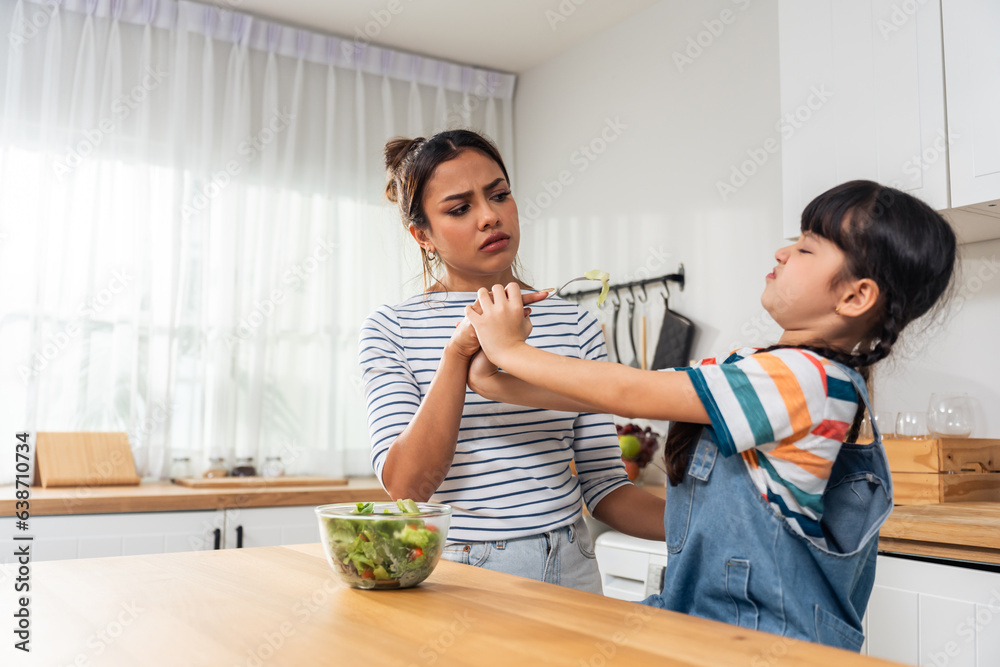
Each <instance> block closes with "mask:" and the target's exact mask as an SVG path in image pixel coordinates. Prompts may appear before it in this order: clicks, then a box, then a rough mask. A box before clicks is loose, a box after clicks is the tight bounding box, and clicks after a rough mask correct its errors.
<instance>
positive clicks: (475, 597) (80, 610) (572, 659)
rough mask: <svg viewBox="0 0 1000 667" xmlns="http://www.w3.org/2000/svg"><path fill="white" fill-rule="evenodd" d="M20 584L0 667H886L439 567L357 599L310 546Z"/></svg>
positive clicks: (110, 563) (58, 573) (59, 573)
mask: <svg viewBox="0 0 1000 667" xmlns="http://www.w3.org/2000/svg"><path fill="white" fill-rule="evenodd" d="M2 568H6V578H7V581H8V582H9V581H10V578H11V577H12V576H13V574H12V573H13V568H12V566H0V575H3V574H5V573H4V571H3V569H2ZM30 576H31V605H30V612H31V654H30V656H29V655H26V654H22V653H20V652H17V656H16V657H14V659H13V661H11V660H9V659H8V656H12V657H13V656H14V649H13V647H12V644H13V640H12V638H11V633H10V630H8V631H7V633H6V634H7V639H5V640H4V642H3V644H2V645H0V664H5V665H7V664H30V665H76V664H79V665H85V664H86V665H96V664H99V665H102V666H104V665H111V666H115V665H122V666H126V667H135V666H136V665H154V666H155V665H171V666H173V665H185V666H198V665H211V666H213V667H214V666H216V665H248V666H249V665H257V666H258V667H259V666H261V665H267V666H271V665H295V666H296V667H298V666H301V665H309V666H316V665H359V666H370V667H384V666H389V665H403V666H406V665H417V666H422V665H431V664H435V665H476V666H481V665H486V666H488V665H503V666H504V667H507V666H509V665H515V664H522V665H524V664H528V665H546V666H548V665H567V666H572V667H579V666H580V665H607V664H621V665H658V666H661V667H662V666H663V665H699V666H701V665H727V666H728V665H756V664H766V665H769V666H772V667H773V666H777V665H794V666H795V667H809V666H816V667H819V666H823V667H826V666H828V665H838V666H841V667H851V666H854V665H856V666H859V667H860V666H862V665H890V664H895V663H889V662H886V661H882V660H876V659H873V658H868V657H864V656H860V655H858V654H855V653H849V652H846V651H842V650H839V649H832V648H829V647H825V646H820V645H817V644H810V643H807V642H800V641H793V640H790V639H785V638H782V637H778V636H775V635H770V634H764V633H760V632H756V631H753V630H745V629H742V628H738V627H734V626H730V625H725V624H722V623H717V622H714V621H707V620H704V619H700V618H695V617H691V616H685V615H683V614H677V613H673V612H667V611H663V610H659V609H653V608H650V607H644V606H642V605H639V604H636V603H631V602H624V601H621V600H614V599H610V598H604V597H601V596H599V595H595V594H592V593H583V592H580V591H576V590H572V589H567V588H562V587H559V586H554V585H551V584H542V583H539V582H536V581H532V580H530V579H523V578H520V577H515V576H512V575H508V574H500V573H496V572H489V571H486V570H481V569H478V568H474V567H470V566H465V565H458V564H455V563H450V562H447V561H442V562H441V563H440V564H439V565H438V567H437V569H436V570H435V571H434V572H433V574H432V575H431V577H430V578H429V579H428V580H427V581H425V582H424V583H423V584H422V585H420V586H418V587H416V588H413V589H409V590H401V591H400V590H397V591H362V590H355V589H352V588H348V587H347V586H346V585H344V584H342V583H341V582H340V580H339V579H337V578H336V576H335V575H334V573H333V570H332V569H331V568H330V566H329V565H328V564H327V562H326V560H325V558H324V557H323V555H322V548H321V546H320V545H319V544H311V545H303V546H295V547H263V548H258V549H239V550H235V549H234V550H223V551H211V552H190V553H177V554H157V555H151V556H124V557H119V558H96V559H89V560H75V561H49V562H42V563H36V564H33V565H32V567H31V575H30ZM9 597H10V596H7V595H5V596H4V599H5V600H6V599H9ZM4 607H5V608H4V609H3V610H2V613H3V614H4V615H5V616H6V617H7V619H8V622H9V621H10V614H11V610H10V609H9V604H8V603H7V602H5V603H4Z"/></svg>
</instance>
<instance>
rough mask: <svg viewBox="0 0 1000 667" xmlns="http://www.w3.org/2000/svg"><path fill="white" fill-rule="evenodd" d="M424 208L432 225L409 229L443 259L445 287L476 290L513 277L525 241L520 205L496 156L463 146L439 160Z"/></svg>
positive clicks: (431, 179)
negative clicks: (512, 267) (454, 155)
mask: <svg viewBox="0 0 1000 667" xmlns="http://www.w3.org/2000/svg"><path fill="white" fill-rule="evenodd" d="M423 209H424V213H425V214H426V217H427V220H428V222H429V228H426V229H422V230H421V229H417V228H416V227H412V226H411V227H410V233H411V234H412V235H413V237H414V238H415V239H416V240H417V242H418V243H420V245H421V246H422V247H423V248H424V249H425V250H428V251H433V252H436V253H437V254H438V256H439V257H440V258H441V261H442V263H443V264H444V266H445V268H446V270H447V272H448V275H447V279H446V281H445V282H446V284H445V287H446V288H447V289H449V290H451V291H456V292H474V291H476V290H477V289H479V288H480V287H489V286H492V285H494V284H497V283H500V284H506V283H508V282H510V281H512V280H513V279H514V278H513V271H512V270H511V265H512V264H513V263H514V258H515V256H516V255H517V248H518V245H519V243H520V239H521V234H520V228H519V227H518V221H517V204H515V203H514V198H513V197H512V196H511V193H510V185H509V184H508V183H507V179H506V178H504V175H503V171H502V170H501V169H500V165H498V164H497V163H496V162H494V161H493V159H492V158H490V157H488V156H487V155H485V154H484V153H482V152H480V151H478V150H475V149H465V150H463V151H462V152H461V153H459V154H458V157H456V158H454V159H452V160H448V161H447V162H442V163H441V164H439V165H438V166H437V168H436V169H435V170H434V172H433V174H432V175H431V178H430V180H429V181H428V182H427V186H426V187H425V189H424V200H423Z"/></svg>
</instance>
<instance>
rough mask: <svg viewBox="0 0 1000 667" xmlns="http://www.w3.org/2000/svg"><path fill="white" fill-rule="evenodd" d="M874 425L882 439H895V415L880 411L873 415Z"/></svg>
mask: <svg viewBox="0 0 1000 667" xmlns="http://www.w3.org/2000/svg"><path fill="white" fill-rule="evenodd" d="M875 425H876V426H878V432H879V434H880V435H881V436H882V438H883V439H892V438H895V437H896V413H895V412H887V411H880V412H876V413H875Z"/></svg>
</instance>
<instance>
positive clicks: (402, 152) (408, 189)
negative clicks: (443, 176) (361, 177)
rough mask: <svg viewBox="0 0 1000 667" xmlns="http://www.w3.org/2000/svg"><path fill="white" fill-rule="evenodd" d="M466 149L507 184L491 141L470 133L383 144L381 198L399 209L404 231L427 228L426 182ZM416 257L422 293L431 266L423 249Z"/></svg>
mask: <svg viewBox="0 0 1000 667" xmlns="http://www.w3.org/2000/svg"><path fill="white" fill-rule="evenodd" d="M469 149H472V150H477V151H479V152H481V153H483V154H484V155H486V157H488V158H490V159H491V160H493V161H494V162H496V163H497V166H499V167H500V171H502V172H503V176H504V178H505V179H507V183H510V177H509V176H508V175H507V167H505V166H504V163H503V158H502V157H500V151H499V150H497V147H496V146H495V145H494V144H493V142H492V141H490V140H489V139H487V138H486V137H484V136H483V135H481V134H479V133H478V132H474V131H472V130H447V131H445V132H438V133H437V134H435V135H434V136H432V137H430V138H429V139H425V138H424V137H417V138H416V139H406V138H404V137H395V138H393V139H390V140H389V141H387V142H386V144H385V152H384V155H385V168H386V171H387V176H388V179H387V182H386V186H385V196H386V199H388V200H389V201H391V202H393V203H394V204H397V205H398V206H399V217H400V218H401V220H402V222H403V227H404V228H405V229H409V227H410V225H413V226H414V227H416V228H418V229H423V230H426V229H428V228H429V227H430V223H429V222H428V221H427V214H426V212H425V211H424V204H423V202H424V190H425V189H426V187H427V181H429V180H430V178H431V175H433V173H434V170H435V169H437V167H438V165H439V164H441V163H442V162H447V161H448V160H453V159H455V158H456V157H458V155H459V154H460V153H461V152H462V151H464V150H469ZM420 254H421V258H422V260H423V267H424V289H425V290H426V289H427V287H428V285H429V278H430V277H432V276H433V273H434V271H433V269H434V267H433V263H432V261H431V260H430V258H428V257H427V253H426V252H425V251H424V250H423V248H421V251H420ZM434 261H439V260H434Z"/></svg>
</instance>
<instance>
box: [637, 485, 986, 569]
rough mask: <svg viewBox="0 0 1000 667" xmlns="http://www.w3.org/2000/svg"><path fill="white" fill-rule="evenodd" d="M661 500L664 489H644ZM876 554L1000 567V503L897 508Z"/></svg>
mask: <svg viewBox="0 0 1000 667" xmlns="http://www.w3.org/2000/svg"><path fill="white" fill-rule="evenodd" d="M641 488H642V489H644V490H646V491H648V492H650V493H652V494H653V495H655V496H658V497H660V498H665V497H666V489H665V488H661V487H659V486H643V487H641ZM878 548H879V551H884V552H886V553H897V554H910V555H914V556H929V557H933V558H946V559H952V560H964V561H971V562H975V563H994V564H1000V503H996V502H992V503H991V502H978V503H942V504H940V505H897V506H896V507H894V508H893V510H892V514H890V515H889V518H888V519H887V520H886V522H885V525H883V526H882V530H881V531H879V540H878Z"/></svg>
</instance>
